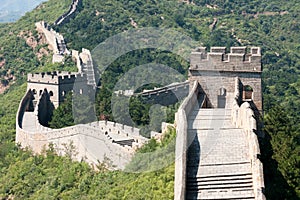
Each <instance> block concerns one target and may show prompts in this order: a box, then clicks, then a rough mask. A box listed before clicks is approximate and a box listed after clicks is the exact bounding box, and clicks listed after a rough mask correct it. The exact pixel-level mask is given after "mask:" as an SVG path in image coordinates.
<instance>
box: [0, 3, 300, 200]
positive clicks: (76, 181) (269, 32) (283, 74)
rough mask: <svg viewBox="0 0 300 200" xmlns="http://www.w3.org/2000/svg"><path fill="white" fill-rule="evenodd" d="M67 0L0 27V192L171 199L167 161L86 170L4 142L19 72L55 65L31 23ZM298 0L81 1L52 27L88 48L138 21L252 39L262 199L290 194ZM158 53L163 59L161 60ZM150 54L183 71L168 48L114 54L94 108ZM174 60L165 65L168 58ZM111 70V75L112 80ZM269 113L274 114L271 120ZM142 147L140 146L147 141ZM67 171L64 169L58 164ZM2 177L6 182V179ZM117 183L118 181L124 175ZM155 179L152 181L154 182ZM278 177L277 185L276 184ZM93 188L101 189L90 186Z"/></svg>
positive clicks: (48, 17) (49, 17)
mask: <svg viewBox="0 0 300 200" xmlns="http://www.w3.org/2000/svg"><path fill="white" fill-rule="evenodd" d="M70 3H71V0H49V1H48V2H45V3H43V4H41V6H39V7H37V8H36V9H35V10H33V11H32V12H29V13H27V14H26V15H25V16H23V17H22V18H21V19H20V20H18V21H17V22H16V23H12V24H1V25H0V47H1V48H0V78H1V88H0V89H2V92H3V91H4V89H6V91H5V92H4V93H3V94H1V95H0V103H1V105H2V106H1V108H0V118H1V121H0V155H1V159H0V160H1V161H0V166H1V169H2V170H1V172H0V182H1V183H5V184H3V185H1V186H0V197H1V198H14V197H15V198H17V197H18V198H23V199H24V198H31V199H34V198H35V197H38V196H40V197H42V198H43V197H44V198H51V197H52V198H67V197H72V196H73V197H79V196H80V197H82V198H95V197H98V198H99V196H102V197H103V196H105V197H106V199H120V198H122V197H124V198H125V199H171V198H172V195H173V194H172V192H173V178H174V177H173V174H174V169H173V168H174V166H170V167H168V168H166V169H164V170H161V171H158V172H155V173H150V174H140V175H139V176H137V177H136V176H135V175H130V174H124V173H122V172H104V173H103V174H101V173H99V174H97V173H95V172H93V171H92V170H91V169H89V167H88V166H87V165H85V164H84V163H73V162H71V161H70V160H69V159H68V158H60V157H57V156H55V155H54V152H52V151H49V152H47V155H48V157H47V158H45V157H43V156H32V155H30V152H22V151H20V150H19V149H18V148H16V147H15V146H14V136H15V135H14V134H15V130H14V128H15V113H16V110H17V105H18V103H19V101H20V99H21V97H22V96H23V94H24V93H25V90H26V87H25V85H24V83H25V80H24V75H25V74H27V73H29V72H32V71H51V70H54V69H57V68H59V69H64V67H65V66H63V65H59V64H56V65H52V64H49V63H50V62H51V50H50V49H49V48H48V45H47V44H46V43H45V40H44V39H43V36H42V35H40V34H38V32H37V31H36V30H35V27H34V23H35V22H37V21H41V20H44V21H47V22H48V23H50V24H53V23H54V22H55V20H56V19H57V18H58V17H59V16H61V15H62V14H63V13H64V12H66V11H67V10H68V8H69V6H70ZM299 9H300V4H299V2H298V1H297V0H292V1H288V2H283V1H279V0H275V1H274V0H273V1H272V0H264V1H259V0H254V1H247V0H243V1H238V2H232V1H225V3H224V1H218V0H211V1H200V0H194V1H192V2H191V3H182V2H179V1H177V0H172V1H166V0H160V1H157V0H151V1H128V0H121V1H117V0H113V1H99V0H83V5H82V8H81V9H80V10H79V12H78V13H76V15H75V17H74V18H73V19H71V20H70V21H69V22H68V23H66V24H64V25H62V26H56V27H55V26H54V28H55V29H56V30H57V31H59V32H60V33H62V34H63V35H64V37H65V39H66V40H67V44H68V46H69V47H70V48H72V49H81V48H88V49H91V50H92V49H93V48H95V47H96V46H97V45H98V44H99V43H101V42H103V41H105V39H107V38H109V37H111V36H113V35H115V34H118V33H121V32H123V31H127V30H129V29H136V28H140V27H164V28H172V29H174V30H176V31H179V32H182V33H184V34H186V35H188V36H190V37H191V38H193V39H194V40H197V41H199V45H200V44H201V45H203V46H207V47H210V46H227V47H229V46H235V45H240V46H244V45H245V46H249V45H251V46H261V47H262V55H263V59H262V62H263V83H264V85H263V98H264V105H263V106H264V111H265V124H266V134H267V137H266V140H265V141H261V144H262V145H264V146H263V147H265V148H264V150H263V157H262V161H263V164H264V167H265V176H266V177H265V181H266V196H267V198H268V199H293V198H294V199H296V198H297V197H296V195H295V194H296V193H297V195H298V197H299V195H300V193H299V177H297V174H299V169H298V168H297V166H298V165H299V156H298V155H299V128H300V127H299V119H300V107H299V105H300V98H299V92H300V79H299V70H300V55H299V52H300V41H299V38H300V14H299ZM166 58H167V59H166ZM149 61H150V62H153V61H156V62H158V63H162V64H167V65H171V66H173V67H174V68H176V69H177V70H178V71H180V72H181V73H182V74H185V73H186V69H187V67H188V63H187V62H186V61H183V60H181V59H179V58H177V57H176V56H174V55H172V54H171V53H169V52H161V51H155V50H153V49H142V50H137V51H134V52H131V53H128V54H126V55H124V56H122V57H120V58H119V59H117V60H116V61H115V62H114V63H113V64H112V65H111V66H110V67H109V70H108V71H107V72H106V74H104V75H103V78H102V83H101V84H102V90H101V91H100V95H99V99H100V100H101V102H100V105H99V112H100V113H105V114H109V113H110V112H111V111H110V107H109V106H108V105H110V95H111V93H110V91H111V89H112V88H113V86H114V83H116V81H117V79H118V77H120V76H121V75H122V73H124V72H126V71H128V70H129V69H131V68H133V67H135V66H137V65H141V64H145V63H148V62H149ZM174 63H175V64H174ZM112 77H114V78H112ZM277 116H279V118H277ZM151 148H152V147H150V149H151ZM67 169H68V170H67ZM7 180H10V181H7ZM125 181H127V184H126V188H125V189H124V188H123V186H124V182H125ZM158 185H159V186H158ZM278 185H280V188H279V186H278ZM100 187H101V190H100V189H99V188H100Z"/></svg>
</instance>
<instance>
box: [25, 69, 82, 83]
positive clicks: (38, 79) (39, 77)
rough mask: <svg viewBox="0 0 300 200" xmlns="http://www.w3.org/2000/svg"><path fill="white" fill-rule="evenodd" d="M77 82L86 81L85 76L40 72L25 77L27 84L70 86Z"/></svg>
mask: <svg viewBox="0 0 300 200" xmlns="http://www.w3.org/2000/svg"><path fill="white" fill-rule="evenodd" d="M75 80H78V81H86V80H87V75H86V74H80V73H76V72H56V71H54V72H41V73H30V74H28V75H27V82H28V83H41V84H42V83H46V84H57V85H59V84H72V83H74V82H75Z"/></svg>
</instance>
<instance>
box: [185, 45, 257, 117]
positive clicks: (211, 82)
mask: <svg viewBox="0 0 300 200" xmlns="http://www.w3.org/2000/svg"><path fill="white" fill-rule="evenodd" d="M261 73H262V66H261V49H260V47H251V48H247V47H231V48H230V51H229V52H227V51H226V48H225V47H211V48H210V51H209V52H208V51H207V50H206V48H205V47H199V48H197V49H196V50H195V51H194V52H192V54H191V57H190V68H189V80H190V82H191V83H192V82H194V81H195V80H197V81H198V82H199V83H200V85H201V86H202V87H203V89H204V91H205V93H206V94H207V97H208V98H209V101H210V102H211V105H210V106H211V107H219V106H221V105H225V104H224V102H223V103H222V102H221V101H226V96H228V95H231V94H233V92H234V82H235V77H239V79H240V80H241V83H242V85H243V86H244V88H243V89H244V90H245V91H243V93H244V94H247V96H246V98H244V100H247V101H253V102H254V104H255V106H256V107H257V109H258V110H259V111H260V112H261V113H262V94H261V93H262V92H261ZM190 87H191V86H190ZM246 90H249V91H246ZM221 91H226V92H225V93H224V92H221Z"/></svg>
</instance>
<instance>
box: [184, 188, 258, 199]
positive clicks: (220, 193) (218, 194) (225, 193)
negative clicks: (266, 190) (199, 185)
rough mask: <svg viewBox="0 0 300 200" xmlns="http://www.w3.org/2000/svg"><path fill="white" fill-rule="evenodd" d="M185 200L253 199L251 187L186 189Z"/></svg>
mask: <svg viewBox="0 0 300 200" xmlns="http://www.w3.org/2000/svg"><path fill="white" fill-rule="evenodd" d="M186 199H187V200H196V199H197V200H198V199H201V200H217V199H218V200H221V199H222V200H223V199H224V200H225V199H227V200H233V199H255V197H254V193H253V190H252V189H235V190H214V191H211V190H209V191H199V192H195V191H194V192H193V191H187V195H186Z"/></svg>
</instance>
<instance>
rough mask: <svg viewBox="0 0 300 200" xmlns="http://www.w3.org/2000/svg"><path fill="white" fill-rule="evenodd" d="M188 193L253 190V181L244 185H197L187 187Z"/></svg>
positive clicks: (238, 183) (237, 183) (236, 183)
mask: <svg viewBox="0 0 300 200" xmlns="http://www.w3.org/2000/svg"><path fill="white" fill-rule="evenodd" d="M186 187H187V191H201V190H224V189H230V190H232V189H238V188H239V189H241V188H243V189H252V181H247V182H244V183H240V182H235V183H225V182H224V183H222V182H220V183H218V184H206V185H205V184H199V185H198V184H196V185H189V184H188V183H187V185H186Z"/></svg>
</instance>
